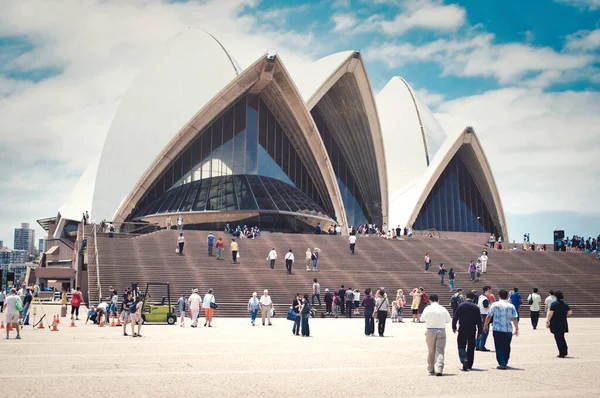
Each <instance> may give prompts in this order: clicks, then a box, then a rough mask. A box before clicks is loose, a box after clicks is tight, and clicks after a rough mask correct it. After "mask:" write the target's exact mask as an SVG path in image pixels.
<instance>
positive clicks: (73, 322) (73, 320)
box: [69, 316, 77, 328]
mask: <svg viewBox="0 0 600 398" xmlns="http://www.w3.org/2000/svg"><path fill="white" fill-rule="evenodd" d="M69 327H70V328H75V327H77V325H75V318H73V316H71V324H70V325H69Z"/></svg>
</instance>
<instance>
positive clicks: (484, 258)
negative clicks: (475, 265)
mask: <svg viewBox="0 0 600 398" xmlns="http://www.w3.org/2000/svg"><path fill="white" fill-rule="evenodd" d="M479 259H480V260H481V272H482V273H484V274H485V273H486V272H487V262H488V256H487V253H486V252H483V253H481V257H479Z"/></svg>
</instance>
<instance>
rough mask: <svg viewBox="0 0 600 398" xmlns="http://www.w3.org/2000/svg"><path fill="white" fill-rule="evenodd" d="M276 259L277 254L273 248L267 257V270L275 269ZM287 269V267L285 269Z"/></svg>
mask: <svg viewBox="0 0 600 398" xmlns="http://www.w3.org/2000/svg"><path fill="white" fill-rule="evenodd" d="M276 258H277V252H276V251H275V248H272V249H271V251H270V252H269V255H268V256H267V261H269V268H271V269H275V259H276ZM286 268H287V267H286Z"/></svg>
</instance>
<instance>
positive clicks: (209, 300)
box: [202, 289, 216, 328]
mask: <svg viewBox="0 0 600 398" xmlns="http://www.w3.org/2000/svg"><path fill="white" fill-rule="evenodd" d="M213 305H216V303H215V296H214V295H213V290H212V289H208V293H206V295H205V296H204V300H202V309H203V310H204V315H205V317H206V318H205V321H204V326H206V324H208V327H209V328H212V326H211V322H212V318H213V312H214V311H215V310H214V308H213Z"/></svg>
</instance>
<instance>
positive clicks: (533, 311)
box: [527, 287, 542, 330]
mask: <svg viewBox="0 0 600 398" xmlns="http://www.w3.org/2000/svg"><path fill="white" fill-rule="evenodd" d="M527 302H528V303H529V316H530V318H531V326H533V330H536V329H537V325H538V321H539V320H540V303H541V302H542V296H540V295H539V294H538V288H537V287H534V288H533V293H531V294H530V295H529V297H527Z"/></svg>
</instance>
